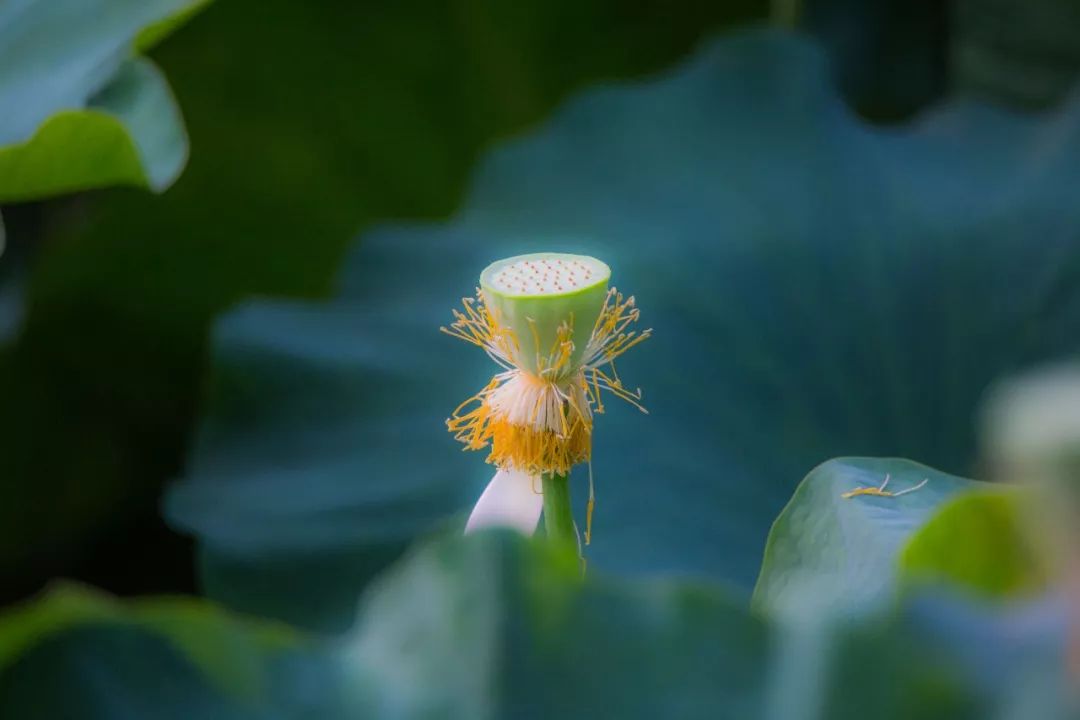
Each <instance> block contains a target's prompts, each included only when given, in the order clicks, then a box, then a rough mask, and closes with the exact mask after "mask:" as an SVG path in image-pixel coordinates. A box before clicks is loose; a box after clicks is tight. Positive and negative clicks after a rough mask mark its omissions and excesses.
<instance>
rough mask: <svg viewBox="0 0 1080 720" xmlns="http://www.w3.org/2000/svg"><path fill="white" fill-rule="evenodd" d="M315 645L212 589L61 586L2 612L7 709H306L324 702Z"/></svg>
mask: <svg viewBox="0 0 1080 720" xmlns="http://www.w3.org/2000/svg"><path fill="white" fill-rule="evenodd" d="M308 645H309V644H308V642H307V641H305V640H302V639H301V638H299V637H298V636H297V635H296V634H295V633H294V632H293V631H291V630H289V629H287V628H284V627H281V626H274V625H259V624H256V623H255V622H253V621H249V620H244V619H240V618H236V617H232V616H230V615H229V614H227V613H224V612H222V611H221V610H219V609H216V608H214V607H213V605H211V604H210V603H207V602H206V601H203V600H192V599H184V598H151V599H145V600H139V601H136V602H130V603H120V602H118V601H115V600H112V599H110V598H108V597H106V596H104V595H99V594H97V593H95V592H92V591H89V590H86V589H83V588H80V587H75V586H61V587H58V588H56V589H54V590H52V591H51V592H50V593H49V594H48V595H46V596H44V597H43V598H41V599H39V600H35V601H33V602H28V603H27V604H25V605H24V606H18V607H14V608H12V609H9V610H8V611H7V612H6V614H5V615H3V616H2V617H0V714H2V715H3V716H4V717H13V718H15V717H17V718H27V719H28V720H29V719H32V718H60V717H79V718H103V719H104V718H108V719H109V720H117V719H118V718H132V720H134V719H135V718H145V717H160V718H193V717H214V718H227V719H232V718H271V717H282V718H284V717H293V716H298V714H297V713H294V712H293V711H294V710H296V709H297V708H298V707H304V706H305V704H306V705H307V709H309V710H310V709H313V708H316V707H318V705H319V702H320V700H319V699H318V696H312V695H310V690H311V689H312V688H311V686H312V679H313V678H312V677H311V676H310V674H311V673H313V672H316V671H317V670H318V669H319V661H318V656H317V654H316V653H315V652H314V651H313V648H311V647H309V646H308ZM330 677H332V676H327V677H326V678H322V677H318V676H315V678H314V679H315V680H317V681H318V682H330ZM305 685H306V686H308V687H305ZM326 700H327V702H329V700H330V698H329V697H328V698H326Z"/></svg>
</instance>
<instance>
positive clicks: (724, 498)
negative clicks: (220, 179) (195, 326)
mask: <svg viewBox="0 0 1080 720" xmlns="http://www.w3.org/2000/svg"><path fill="white" fill-rule="evenodd" d="M1078 159H1080V98H1074V99H1073V100H1072V101H1071V102H1070V103H1068V104H1067V105H1065V106H1063V107H1062V108H1060V109H1059V110H1058V111H1056V112H1054V113H1051V114H1048V115H1045V116H1036V117H1027V116H1018V115H1013V114H1009V113H1006V112H1003V111H999V110H993V109H989V108H986V107H981V106H978V105H973V104H970V103H966V102H957V103H953V104H948V105H944V106H942V107H939V108H937V109H936V110H935V111H934V112H932V113H928V114H926V115H925V116H924V117H922V118H921V119H920V121H919V122H918V123H917V124H915V125H913V126H911V127H908V128H905V129H903V130H899V131H897V130H881V129H876V128H873V127H870V126H867V125H866V124H864V123H863V122H861V121H860V120H859V119H858V118H856V117H854V116H853V115H852V114H851V113H850V112H849V111H848V109H847V108H846V106H845V104H844V103H843V101H842V100H841V99H840V98H839V97H838V95H837V93H836V92H835V91H834V89H833V87H832V85H831V83H830V81H829V75H828V72H827V70H826V68H825V63H824V62H823V59H822V57H821V54H820V53H819V52H818V51H817V49H816V48H814V47H813V46H812V45H810V44H809V43H807V42H806V41H803V40H800V39H797V38H794V37H789V36H786V35H781V34H776V33H773V32H755V33H749V34H744V35H739V36H733V37H728V38H726V39H723V40H720V41H718V42H716V43H715V44H712V45H710V46H709V47H707V48H704V49H703V50H702V51H701V52H700V53H699V54H698V55H697V56H696V57H695V58H694V59H693V60H692V61H691V62H689V63H688V64H686V65H685V66H683V67H682V68H680V69H679V70H677V71H675V72H671V73H667V74H665V75H663V76H661V77H659V78H657V79H655V80H652V81H649V82H644V83H639V84H626V85H621V86H615V87H609V88H604V89H599V90H595V91H592V92H589V93H587V94H584V95H582V96H580V97H579V98H577V99H576V100H574V101H573V102H570V103H569V104H568V105H567V106H566V107H565V108H563V110H562V111H561V112H559V113H558V114H557V115H556V117H555V118H554V119H553V120H552V121H551V122H550V123H548V124H547V125H546V126H545V127H544V128H542V129H540V130H538V131H537V132H536V133H534V134H533V135H531V136H529V137H526V138H524V139H521V140H519V141H517V142H514V143H510V144H508V145H505V146H503V147H501V148H498V149H497V150H495V151H493V152H492V153H491V154H490V155H489V156H488V158H487V159H486V161H485V162H484V163H483V165H482V166H481V167H480V169H479V171H478V172H477V174H476V177H475V180H474V182H473V186H472V191H471V193H470V195H469V199H468V201H467V202H466V204H465V206H464V208H463V210H462V211H461V213H460V214H459V215H458V216H457V217H456V218H455V219H454V220H453V221H452V222H450V223H446V224H431V225H411V226H396V227H385V228H382V229H378V230H375V231H372V232H370V233H368V234H367V235H366V236H365V237H364V239H363V241H362V243H361V244H360V246H359V248H358V250H357V251H356V253H355V254H354V255H353V257H352V259H351V260H350V261H349V263H348V264H347V266H346V269H345V272H344V274H343V276H342V281H341V292H340V296H339V298H338V299H337V300H336V301H335V302H333V303H330V304H328V305H326V306H321V307H320V306H315V305H306V306H301V305H288V304H275V303H259V302H255V303H249V304H247V305H245V306H242V307H241V308H239V309H238V310H236V311H235V312H234V313H232V314H231V315H229V316H228V317H226V318H225V319H224V320H223V321H222V322H221V324H220V325H219V326H218V327H217V332H216V337H215V343H214V351H213V362H214V368H215V370H214V372H215V376H216V380H215V382H214V384H213V388H212V394H211V397H210V402H209V404H208V405H207V417H206V420H205V422H204V424H203V426H202V430H201V432H200V434H199V437H198V440H197V442H196V444H195V447H194V451H193V453H192V456H191V460H190V465H189V468H188V474H187V476H186V478H185V479H184V480H183V481H182V482H180V483H179V484H178V485H176V486H175V488H174V489H173V491H172V492H171V494H170V496H169V499H168V503H167V513H168V515H169V517H170V518H171V520H172V522H173V524H174V526H176V527H178V528H180V529H183V530H186V531H188V532H191V533H193V534H194V535H195V536H196V537H197V538H198V541H199V544H200V547H201V553H202V572H203V574H204V578H205V580H206V588H207V590H208V592H209V593H210V594H211V595H212V596H214V597H220V598H223V599H226V600H227V601H228V602H229V603H230V604H233V605H235V606H237V607H241V608H245V609H247V610H252V611H262V612H270V613H272V614H274V615H276V616H281V617H286V618H290V619H293V620H296V621H300V622H307V623H311V622H315V623H317V624H323V623H325V624H329V625H336V626H340V625H342V624H343V623H347V622H348V617H349V615H350V614H351V612H352V608H351V607H349V606H347V605H344V604H342V603H335V602H330V599H331V598H333V597H335V596H336V597H342V598H347V597H349V596H350V594H351V593H352V592H354V591H355V590H356V588H357V587H359V586H360V585H361V584H362V583H363V581H364V580H365V578H366V577H367V569H366V568H367V567H368V565H367V564H366V563H365V562H361V561H360V560H361V559H362V558H369V559H370V558H378V557H380V553H384V552H386V548H391V551H392V548H393V547H395V546H401V545H403V544H404V543H405V542H407V541H408V539H409V538H411V537H413V535H414V534H415V532H416V531H417V529H418V528H421V527H433V526H435V525H437V524H439V523H441V522H443V521H444V519H445V518H446V517H447V516H449V515H450V514H452V513H454V512H455V511H458V510H460V509H462V508H464V507H465V506H466V504H467V503H468V501H469V500H470V499H471V498H474V497H475V496H476V494H477V493H478V491H479V488H480V487H481V486H482V483H483V482H484V481H485V480H486V479H487V478H488V477H490V472H491V468H490V467H488V466H485V465H484V464H483V463H482V458H481V456H480V455H479V454H463V453H461V452H459V451H458V449H457V447H456V446H455V444H454V443H453V442H452V440H451V439H450V438H449V437H448V436H446V434H445V429H444V427H443V420H444V419H445V417H446V416H447V414H448V413H449V412H450V411H451V410H452V409H453V408H454V407H455V406H456V405H457V404H458V403H459V402H460V401H461V400H462V399H463V398H465V397H467V396H468V395H469V394H470V393H471V392H474V391H475V390H476V389H478V388H479V387H481V386H482V384H483V383H484V382H485V380H486V379H487V378H488V377H490V374H491V367H490V363H488V362H487V361H486V360H485V359H484V358H482V357H478V355H479V354H478V353H473V352H470V349H469V348H466V347H459V344H455V343H454V342H452V341H451V340H449V339H446V338H443V337H441V336H439V335H438V334H437V332H436V328H437V327H438V326H439V325H440V324H444V323H445V322H446V320H447V318H448V315H449V311H450V308H451V307H454V306H455V305H456V303H457V302H458V300H457V299H458V298H460V297H461V296H462V295H467V294H470V293H471V291H472V288H473V287H474V286H475V284H476V278H477V275H478V273H479V271H480V269H481V268H483V267H484V266H485V265H486V264H487V263H488V262H490V261H492V260H493V259H496V258H498V257H502V256H507V255H512V254H515V253H518V252H523V251H529V250H537V249H556V250H566V251H578V252H585V253H588V254H592V255H595V256H597V257H600V258H603V259H604V260H606V261H607V262H609V263H610V264H611V266H612V268H613V273H614V275H613V281H614V283H615V284H616V285H618V286H619V287H620V288H621V289H622V290H625V291H627V292H631V293H634V294H636V296H637V299H638V302H639V305H640V307H641V308H642V314H643V322H644V323H645V324H646V325H649V326H653V327H654V328H655V329H656V333H655V335H654V337H653V339H651V340H650V341H649V342H647V343H644V344H643V345H641V346H640V347H639V348H637V349H636V350H638V352H635V353H634V354H633V355H632V356H627V357H626V359H625V362H624V363H622V364H621V365H620V372H621V373H622V375H623V376H624V378H625V380H626V382H627V383H628V384H629V385H630V386H638V385H640V386H641V387H642V388H643V389H644V391H645V404H646V405H647V406H648V408H649V410H650V413H651V414H650V415H649V416H647V417H646V416H643V415H641V414H640V413H638V412H637V411H636V410H633V409H631V408H627V407H625V406H623V405H621V404H620V403H618V402H615V401H613V402H611V403H609V408H608V413H607V414H605V415H604V416H603V417H602V418H600V419H599V422H598V423H597V429H596V437H595V445H594V463H593V467H594V471H595V477H596V483H597V490H598V504H597V508H596V515H595V524H594V530H595V533H594V539H593V543H592V545H591V546H590V547H589V548H588V555H589V558H590V563H591V564H592V566H593V567H596V568H598V569H600V570H602V571H606V572H614V573H630V574H638V575H640V574H645V575H651V574H656V573H666V574H671V573H677V574H691V575H698V576H708V577H713V578H719V579H722V580H725V581H728V582H731V583H734V584H736V585H737V586H741V587H742V588H745V589H746V591H748V590H749V588H750V586H751V585H752V583H753V580H754V578H755V576H756V575H757V572H758V567H759V563H760V559H761V555H762V550H763V548H764V545H765V537H766V534H767V532H768V528H769V526H770V524H771V523H772V521H773V519H774V518H775V517H776V515H777V514H778V513H779V512H780V510H781V509H782V507H783V505H784V503H785V502H787V500H788V499H789V497H790V495H791V492H792V491H793V489H794V487H795V485H796V483H797V482H798V480H799V478H801V477H803V476H804V475H805V473H806V472H807V469H808V468H812V467H815V466H816V465H818V464H819V463H821V462H823V461H825V460H827V459H828V458H830V457H837V456H847V455H876V456H894V457H911V458H917V459H918V460H919V461H921V462H925V463H927V464H929V465H933V466H934V467H938V468H942V469H943V470H945V471H947V472H952V473H961V474H967V473H969V471H970V470H971V468H972V466H973V458H974V455H975V450H974V438H973V420H972V418H973V414H974V412H975V408H976V407H977V404H978V402H979V399H980V396H981V394H982V392H983V390H984V388H986V386H987V385H988V384H989V383H990V382H992V381H993V380H994V379H996V378H998V377H1001V376H1003V375H1006V374H1009V373H1011V372H1013V371H1015V370H1016V369H1017V368H1020V367H1023V366H1025V365H1027V364H1030V363H1033V362H1036V361H1039V360H1041V359H1045V358H1052V357H1057V356H1059V355H1061V354H1064V353H1067V352H1070V351H1076V350H1077V349H1078V348H1080V335H1078V334H1077V333H1076V332H1075V328H1076V327H1077V324H1078V323H1080V243H1078V242H1077V240H1078V239H1080V202H1077V199H1078V191H1077V190H1076V188H1077V186H1078V185H1077V180H1078V179H1080V162H1077V160H1078ZM575 478H576V480H575V481H574V482H575V487H574V490H575V492H576V494H577V497H578V498H579V499H580V498H582V497H583V496H584V495H585V492H584V490H585V486H584V478H585V475H584V473H583V472H581V473H576V474H575ZM912 501H913V502H914V501H915V500H914V499H913V500H912ZM335 593H340V594H339V595H335Z"/></svg>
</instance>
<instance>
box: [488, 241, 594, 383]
mask: <svg viewBox="0 0 1080 720" xmlns="http://www.w3.org/2000/svg"><path fill="white" fill-rule="evenodd" d="M610 278H611V270H610V268H608V266H607V265H606V264H604V263H603V262H601V261H599V260H597V259H596V258H592V257H589V256H587V255H570V254H567V253H535V254H532V255H518V256H516V257H511V258H507V259H505V260H499V261H497V262H494V263H492V264H491V265H489V266H488V267H487V268H485V269H484V271H483V272H482V273H481V274H480V289H481V291H482V292H483V295H484V302H485V304H486V305H487V307H488V310H489V312H491V314H492V316H493V319H494V320H495V322H496V323H497V324H498V325H500V326H502V327H506V328H509V329H510V330H511V331H512V333H513V336H514V338H515V340H516V343H517V346H518V357H517V364H518V365H519V366H520V367H521V368H522V369H524V370H526V371H528V372H530V373H532V374H534V375H540V374H542V373H543V372H545V371H546V372H548V373H551V372H556V373H557V372H559V371H560V370H561V369H563V368H565V369H566V370H567V371H569V370H570V369H571V368H574V367H576V366H577V365H578V364H579V363H580V361H581V358H582V355H583V354H584V353H585V348H586V345H587V344H588V342H589V336H590V334H591V333H592V330H593V326H594V325H596V320H597V318H598V317H599V316H600V313H601V311H602V309H603V307H604V300H605V298H606V296H607V288H608V280H609V279H610ZM564 325H566V326H567V329H566V330H562V331H560V328H562V327H563V326H564ZM566 339H569V340H570V341H571V342H572V343H573V349H572V350H571V351H570V352H569V356H568V357H567V358H563V361H562V362H561V363H559V362H558V358H559V354H560V350H561V345H562V343H563V342H564V341H565V340H566Z"/></svg>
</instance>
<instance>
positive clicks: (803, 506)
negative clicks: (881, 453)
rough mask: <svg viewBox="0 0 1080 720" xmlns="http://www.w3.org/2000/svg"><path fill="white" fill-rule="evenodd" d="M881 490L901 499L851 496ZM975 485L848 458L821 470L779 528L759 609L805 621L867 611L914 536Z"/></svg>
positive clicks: (761, 580) (890, 581)
mask: <svg viewBox="0 0 1080 720" xmlns="http://www.w3.org/2000/svg"><path fill="white" fill-rule="evenodd" d="M886 478H888V483H887V484H885V480H886ZM924 482H925V484H923V483H924ZM883 486H884V491H886V492H893V493H903V494H901V495H896V496H893V497H880V496H873V495H855V496H850V495H848V494H849V493H851V492H852V491H858V490H859V489H860V488H882V487H883ZM973 486H978V483H975V482H973V481H971V480H965V479H963V478H958V477H953V476H952V475H947V474H945V473H942V472H938V471H937V470H933V469H932V468H928V467H925V466H922V465H919V464H918V463H914V462H911V461H909V460H892V459H879V458H844V459H840V460H830V461H829V462H827V463H825V464H823V465H820V466H819V467H817V468H815V469H814V470H813V471H812V472H811V473H810V474H809V475H807V476H806V479H805V480H803V481H802V483H801V484H800V485H799V487H798V489H796V490H795V494H794V495H793V496H792V498H791V501H790V502H789V503H788V504H787V507H785V508H784V511H783V512H781V513H780V516H779V517H778V518H777V519H776V522H775V523H773V526H772V530H771V531H770V532H769V540H768V543H767V544H766V546H765V559H764V561H763V562H762V565H761V575H760V576H759V577H758V582H757V587H756V588H755V589H754V602H755V604H756V605H757V606H759V607H761V608H763V609H766V610H769V611H773V612H775V613H777V614H781V615H792V614H794V615H802V614H804V613H806V612H807V611H813V612H825V611H840V612H843V613H850V612H855V611H865V610H866V609H867V608H868V607H873V606H874V605H875V604H878V603H880V602H881V601H882V600H886V599H889V598H890V596H891V594H892V593H893V592H894V591H895V590H896V586H897V578H898V575H899V570H900V555H901V553H902V552H903V551H904V550H905V548H906V543H907V542H908V540H909V538H911V537H912V535H913V534H916V533H917V532H918V531H919V530H920V528H922V527H923V525H925V524H927V522H928V521H929V520H930V519H931V517H932V516H933V515H934V512H935V511H936V510H938V509H939V507H940V506H941V505H942V504H943V503H945V502H946V501H947V500H948V499H949V498H951V497H952V496H953V495H955V494H957V493H959V492H962V491H964V490H965V489H970V488H971V487H973ZM905 490H907V491H908V492H904V491H905ZM969 541H970V542H972V543H977V542H978V541H977V540H975V539H974V538H970V539H969ZM920 556H921V554H920Z"/></svg>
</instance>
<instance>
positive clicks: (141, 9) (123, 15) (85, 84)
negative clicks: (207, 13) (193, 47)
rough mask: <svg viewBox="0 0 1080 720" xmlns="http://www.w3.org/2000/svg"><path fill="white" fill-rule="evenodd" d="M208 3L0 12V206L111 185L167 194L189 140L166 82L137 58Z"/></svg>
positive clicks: (156, 1) (43, 3) (168, 1)
mask: <svg viewBox="0 0 1080 720" xmlns="http://www.w3.org/2000/svg"><path fill="white" fill-rule="evenodd" d="M203 4H205V1H204V0H152V1H150V2H143V1H140V0H93V1H92V2H86V1H84V0H61V1H59V2H56V1H54V0H16V1H15V2H10V3H7V4H6V5H5V6H4V7H2V8H0V107H3V108H4V113H3V116H2V117H0V202H8V201H18V200H28V199H32V198H36V197H43V196H47V195H53V194H57V193H62V192H70V191H74V190H84V189H87V188H94V187H101V186H103V185H108V184H115V183H127V184H134V185H145V186H147V187H149V188H151V189H154V190H158V191H160V190H164V189H165V188H166V187H168V186H169V185H170V184H171V183H172V181H173V180H175V179H176V176H177V175H178V174H179V173H180V170H181V169H182V168H183V165H184V161H185V159H186V153H187V140H186V138H185V136H184V131H183V125H182V122H181V120H180V114H179V111H178V110H177V109H176V106H175V103H174V102H173V100H172V96H171V95H170V93H169V90H168V87H167V86H166V84H165V81H164V79H163V78H162V77H161V74H160V73H159V72H158V71H157V69H156V68H155V67H154V66H153V65H152V64H151V63H149V62H148V61H145V60H133V59H132V58H131V57H130V56H131V53H132V52H133V43H134V40H135V37H136V35H137V34H138V33H139V32H140V30H141V29H142V28H143V27H145V26H147V25H151V24H153V25H154V26H155V27H157V28H159V29H160V30H159V32H158V36H159V37H160V36H161V35H162V34H163V33H164V32H167V31H168V30H171V29H173V28H175V26H176V25H177V24H178V22H179V21H180V20H181V19H184V18H187V17H188V16H189V15H190V13H191V6H193V5H196V6H201V5H203Z"/></svg>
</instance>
